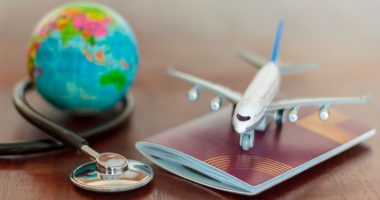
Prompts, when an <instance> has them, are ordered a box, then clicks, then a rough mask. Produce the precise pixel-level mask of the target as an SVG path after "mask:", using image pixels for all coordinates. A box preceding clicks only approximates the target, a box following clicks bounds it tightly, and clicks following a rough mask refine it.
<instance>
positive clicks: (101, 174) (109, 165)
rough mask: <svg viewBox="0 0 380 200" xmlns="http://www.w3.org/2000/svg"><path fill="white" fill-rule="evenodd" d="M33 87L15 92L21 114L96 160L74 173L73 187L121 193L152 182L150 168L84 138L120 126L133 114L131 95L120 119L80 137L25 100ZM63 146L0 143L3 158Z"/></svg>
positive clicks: (27, 84) (20, 85) (20, 86)
mask: <svg viewBox="0 0 380 200" xmlns="http://www.w3.org/2000/svg"><path fill="white" fill-rule="evenodd" d="M31 88H33V84H32V83H31V81H29V80H25V81H21V82H19V83H18V84H17V85H16V87H15V89H14V92H13V103H14V105H15V107H16V109H17V110H18V111H19V112H20V114H21V115H22V116H23V117H24V118H25V119H26V120H28V121H29V122H30V123H32V124H33V125H35V126H36V127H38V128H40V129H41V130H43V131H45V132H46V133H48V134H49V135H50V136H52V137H54V138H55V139H56V140H58V141H59V142H62V143H63V144H65V145H69V146H73V147H75V148H77V149H78V150H80V151H81V152H83V153H84V154H86V155H88V156H89V157H90V158H91V159H92V160H93V161H92V162H89V163H85V164H83V165H81V166H79V167H77V168H76V169H74V170H73V171H72V172H71V174H70V180H71V182H72V183H73V184H74V185H76V186H78V187H80V188H83V189H86V190H91V191H96V192H119V191H128V190H132V189H136V188H140V187H142V186H144V185H146V184H148V183H149V182H150V181H151V180H152V179H153V175H154V174H153V170H152V168H151V167H149V166H148V165H145V164H144V163H142V162H139V161H135V160H130V159H126V158H125V157H124V156H122V155H120V154H117V153H109V152H106V153H98V152H96V151H95V150H94V149H92V148H91V147H90V146H89V145H88V142H87V140H86V139H85V137H83V135H84V136H86V137H91V136H94V135H97V134H100V133H103V132H105V131H109V130H111V129H112V128H115V127H117V126H119V125H121V124H122V123H123V122H124V121H125V120H126V119H127V118H128V117H129V116H130V114H131V113H132V110H133V98H132V96H131V95H128V96H127V98H124V99H123V101H122V104H123V109H122V112H121V113H120V114H119V115H118V116H116V117H115V118H114V119H111V120H110V121H108V122H106V123H105V124H103V125H100V126H98V127H96V128H94V129H91V130H88V131H87V132H84V133H82V136H80V135H79V134H76V133H74V132H72V131H70V130H68V129H66V128H64V127H62V126H60V125H58V124H56V123H54V122H52V121H50V120H49V119H47V118H46V117H44V116H43V115H41V114H40V113H38V112H37V111H35V110H34V109H33V108H32V107H31V106H30V104H29V103H28V102H27V99H26V93H27V91H28V90H30V89H31ZM61 146H62V144H60V143H58V142H56V141H54V140H52V139H45V140H40V141H33V142H24V143H7V144H0V155H17V154H18V153H25V152H28V153H35V152H41V151H44V150H51V149H56V148H59V147H61Z"/></svg>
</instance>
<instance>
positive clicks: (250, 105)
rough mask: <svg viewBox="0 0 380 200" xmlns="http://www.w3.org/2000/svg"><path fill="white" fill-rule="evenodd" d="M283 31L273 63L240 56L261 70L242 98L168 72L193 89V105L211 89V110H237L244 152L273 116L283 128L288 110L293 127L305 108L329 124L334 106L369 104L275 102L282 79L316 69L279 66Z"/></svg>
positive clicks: (329, 100) (309, 100)
mask: <svg viewBox="0 0 380 200" xmlns="http://www.w3.org/2000/svg"><path fill="white" fill-rule="evenodd" d="M282 27H283V24H282V22H281V21H280V22H279V24H278V29H277V34H276V39H275V43H274V48H273V52H272V59H271V60H270V61H269V62H267V61H266V60H265V59H263V58H261V57H259V56H256V55H248V54H246V53H238V56H239V57H240V58H241V59H243V60H245V61H246V62H248V63H250V64H252V65H254V66H255V67H257V68H258V69H259V71H258V72H257V74H256V76H254V78H253V79H252V81H251V82H250V83H249V85H248V87H247V88H246V90H245V91H244V93H243V94H241V93H240V92H237V91H234V90H232V89H229V88H227V87H225V86H222V85H219V84H216V83H213V82H210V81H207V80H204V79H201V78H198V77H195V76H192V75H189V74H186V73H183V72H180V71H176V70H174V69H169V70H168V73H169V75H171V76H174V77H176V78H178V79H180V80H183V81H186V82H189V83H191V84H193V85H194V87H193V88H192V89H191V90H190V91H189V93H188V99H189V100H190V101H194V100H196V99H198V96H199V91H200V90H201V89H208V90H210V91H211V92H213V93H214V94H215V95H216V97H215V98H214V99H213V100H212V101H211V103H210V108H211V109H212V110H218V109H219V108H220V107H221V104H222V100H223V99H226V100H228V101H230V102H232V103H233V104H234V105H235V110H234V112H233V115H232V125H233V128H234V130H235V131H236V132H237V133H238V134H240V146H241V147H242V148H243V150H248V149H250V148H252V147H253V144H254V133H255V130H259V131H260V130H265V129H266V127H267V124H268V118H269V117H270V116H273V117H274V119H275V121H276V123H277V124H278V125H281V124H282V123H283V121H284V111H285V110H289V113H288V120H289V121H290V122H293V123H294V122H296V121H297V120H298V109H299V108H301V107H305V106H319V107H320V114H319V116H320V119H321V120H327V119H328V118H329V110H328V109H329V107H330V106H331V105H333V104H362V103H366V102H368V96H360V97H330V98H298V99H290V100H281V101H274V99H275V97H276V95H277V93H278V90H279V87H280V83H281V77H282V75H286V74H292V73H298V72H300V71H304V70H305V69H310V68H314V67H316V65H314V64H302V65H290V66H289V65H288V66H286V64H280V63H278V62H277V55H278V49H279V42H280V39H281V35H282Z"/></svg>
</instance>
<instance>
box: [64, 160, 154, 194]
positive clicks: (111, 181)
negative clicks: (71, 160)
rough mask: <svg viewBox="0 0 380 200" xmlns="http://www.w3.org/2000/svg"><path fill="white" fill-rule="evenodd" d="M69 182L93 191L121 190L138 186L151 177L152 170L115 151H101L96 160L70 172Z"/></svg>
mask: <svg viewBox="0 0 380 200" xmlns="http://www.w3.org/2000/svg"><path fill="white" fill-rule="evenodd" d="M70 179H71V182H72V183H73V184H74V185H76V186H78V187H80V188H82V189H85V190H90V191H95V192H122V191H128V190H133V189H137V188H140V187H142V186H144V185H146V184H148V183H149V182H150V181H151V180H152V179H153V170H152V168H151V167H149V166H148V165H145V164H144V163H142V162H139V161H135V160H129V159H128V160H127V159H126V158H124V157H123V156H121V155H119V154H116V153H101V154H99V156H98V157H97V159H96V161H94V162H89V163H86V164H83V165H81V166H79V167H77V168H76V169H74V170H73V171H72V172H71V174H70Z"/></svg>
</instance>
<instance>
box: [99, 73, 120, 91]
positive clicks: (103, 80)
mask: <svg viewBox="0 0 380 200" xmlns="http://www.w3.org/2000/svg"><path fill="white" fill-rule="evenodd" d="M125 82H126V78H125V76H124V73H123V72H121V71H119V70H114V71H110V72H107V73H105V74H104V75H102V76H101V77H100V84H101V85H107V84H111V85H115V87H116V88H117V89H118V90H120V89H122V88H123V86H124V85H125Z"/></svg>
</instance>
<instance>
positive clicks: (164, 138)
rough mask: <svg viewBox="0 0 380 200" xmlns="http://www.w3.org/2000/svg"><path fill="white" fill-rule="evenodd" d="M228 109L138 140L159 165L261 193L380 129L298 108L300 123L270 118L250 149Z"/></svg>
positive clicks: (236, 189)
mask: <svg viewBox="0 0 380 200" xmlns="http://www.w3.org/2000/svg"><path fill="white" fill-rule="evenodd" d="M231 116H232V109H231V108H229V107H227V108H224V109H222V110H220V111H217V112H212V113H209V114H207V115H205V116H202V117H199V118H197V119H194V120H192V121H189V122H187V123H185V124H182V125H179V126H177V127H174V128H171V129H169V130H166V131H163V132H160V133H158V134H155V135H154V136H152V137H150V138H147V139H145V140H143V141H138V142H137V143H136V148H137V149H138V151H139V152H140V153H141V154H143V155H144V156H145V157H146V158H148V159H149V160H150V161H152V162H153V163H155V164H156V165H158V166H159V167H161V168H163V169H165V170H167V171H169V172H171V173H173V174H175V175H177V176H180V177H182V178H185V179H188V180H190V181H193V182H195V183H198V184H201V185H204V186H207V187H211V188H214V189H218V190H223V191H227V192H232V193H238V194H243V195H256V194H258V193H260V192H263V191H265V190H267V189H269V188H271V187H273V186H275V185H277V184H279V183H281V182H284V181H286V180H287V179H290V178H291V177H293V176H296V175H297V174H300V173H302V172H304V171H306V170H307V169H309V168H311V167H313V166H315V165H317V164H319V163H321V162H323V161H325V160H327V159H329V158H331V157H333V156H335V155H337V154H339V153H341V152H343V151H345V150H347V149H349V148H351V147H353V146H354V145H357V144H359V143H361V142H362V141H364V140H366V139H368V138H369V137H371V136H373V135H375V133H376V130H375V129H373V128H370V127H369V126H367V125H365V124H363V123H360V122H357V121H355V120H353V119H351V118H349V117H348V116H346V115H344V114H342V113H340V112H338V111H335V110H331V111H330V118H329V119H328V120H326V121H321V120H320V119H319V110H318V109H308V108H304V109H302V110H300V111H299V120H298V121H297V122H296V123H290V122H288V121H286V122H285V123H284V124H283V125H282V126H281V127H278V126H276V124H275V122H274V121H273V120H270V123H269V126H268V128H267V130H265V131H262V132H259V131H256V133H255V143H254V146H253V148H251V149H250V150H249V151H243V150H242V149H241V147H240V146H239V135H238V134H237V133H236V132H235V131H234V130H233V128H232V125H231Z"/></svg>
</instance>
